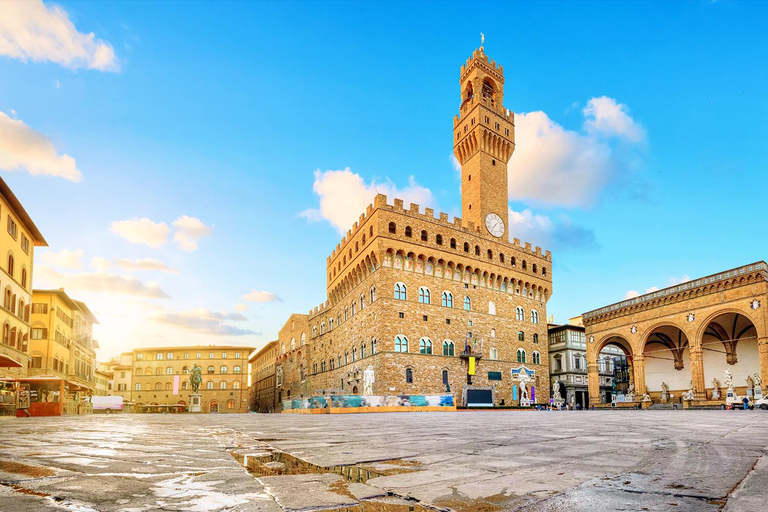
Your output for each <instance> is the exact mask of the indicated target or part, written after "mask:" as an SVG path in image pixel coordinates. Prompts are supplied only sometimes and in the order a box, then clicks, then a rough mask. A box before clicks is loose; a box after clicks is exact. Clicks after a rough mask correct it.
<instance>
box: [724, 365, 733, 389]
mask: <svg viewBox="0 0 768 512" xmlns="http://www.w3.org/2000/svg"><path fill="white" fill-rule="evenodd" d="M723 381H724V382H725V387H727V388H728V389H733V374H732V373H731V371H730V370H729V369H728V368H726V369H725V371H724V372H723Z"/></svg>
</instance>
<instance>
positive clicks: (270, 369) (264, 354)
mask: <svg viewBox="0 0 768 512" xmlns="http://www.w3.org/2000/svg"><path fill="white" fill-rule="evenodd" d="M248 363H249V366H250V372H251V386H250V390H251V392H250V410H251V411H255V412H274V411H275V409H276V406H277V401H276V397H275V366H276V364H277V340H275V341H270V342H269V343H267V344H266V345H265V346H264V347H262V348H261V349H260V350H259V351H258V352H254V353H253V354H251V355H250V357H249V358H248Z"/></svg>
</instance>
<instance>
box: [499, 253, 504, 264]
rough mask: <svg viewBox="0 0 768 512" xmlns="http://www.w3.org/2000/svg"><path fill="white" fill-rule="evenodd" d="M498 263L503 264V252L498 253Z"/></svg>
mask: <svg viewBox="0 0 768 512" xmlns="http://www.w3.org/2000/svg"><path fill="white" fill-rule="evenodd" d="M499 262H500V263H504V253H503V252H500V253H499Z"/></svg>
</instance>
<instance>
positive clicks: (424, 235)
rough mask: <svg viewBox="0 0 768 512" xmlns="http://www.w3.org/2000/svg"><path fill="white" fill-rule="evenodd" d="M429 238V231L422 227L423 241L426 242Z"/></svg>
mask: <svg viewBox="0 0 768 512" xmlns="http://www.w3.org/2000/svg"><path fill="white" fill-rule="evenodd" d="M428 238H429V237H427V231H426V230H425V229H422V230H421V241H422V242H426V241H427V239H428Z"/></svg>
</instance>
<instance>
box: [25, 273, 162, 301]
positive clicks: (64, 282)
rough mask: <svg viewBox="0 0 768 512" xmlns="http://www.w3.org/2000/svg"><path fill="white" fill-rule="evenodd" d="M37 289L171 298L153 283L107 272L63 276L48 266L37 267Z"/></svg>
mask: <svg viewBox="0 0 768 512" xmlns="http://www.w3.org/2000/svg"><path fill="white" fill-rule="evenodd" d="M35 287H40V288H65V289H67V290H70V289H71V290H74V291H84V292H97V293H105V294H111V295H129V296H136V297H145V298H149V299H168V298H170V296H169V295H168V294H167V293H165V292H164V291H163V289H162V288H161V287H160V285H158V284H157V283H153V282H151V281H147V282H144V281H140V280H138V279H136V278H135V277H129V276H121V275H118V274H111V273H107V272H83V273H77V274H62V273H59V272H57V271H55V270H53V269H52V268H51V267H48V266H46V265H36V266H35Z"/></svg>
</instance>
